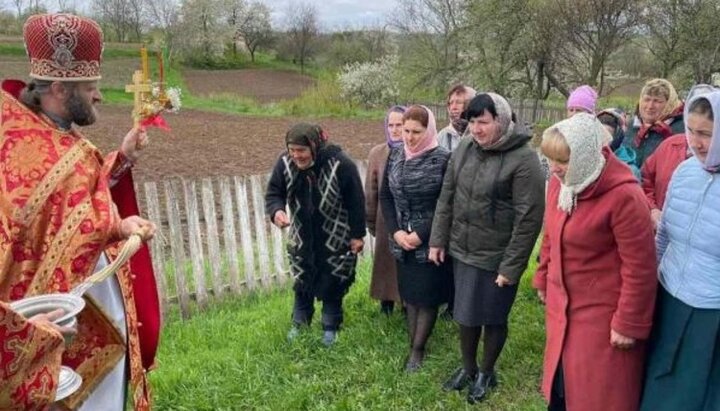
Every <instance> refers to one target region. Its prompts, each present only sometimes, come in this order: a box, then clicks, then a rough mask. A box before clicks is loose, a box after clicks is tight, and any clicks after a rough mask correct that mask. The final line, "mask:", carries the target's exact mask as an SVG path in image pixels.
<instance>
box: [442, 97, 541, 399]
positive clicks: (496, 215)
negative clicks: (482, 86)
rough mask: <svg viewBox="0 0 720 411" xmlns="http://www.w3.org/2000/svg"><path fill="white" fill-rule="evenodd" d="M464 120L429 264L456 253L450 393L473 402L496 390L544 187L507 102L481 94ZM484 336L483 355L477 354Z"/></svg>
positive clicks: (447, 175) (524, 135)
mask: <svg viewBox="0 0 720 411" xmlns="http://www.w3.org/2000/svg"><path fill="white" fill-rule="evenodd" d="M464 117H465V118H466V119H467V120H468V122H469V124H468V130H469V132H470V135H471V136H472V138H466V139H463V140H461V141H460V145H459V146H458V148H457V149H456V150H455V151H454V152H453V154H452V157H451V159H450V162H449V165H448V171H447V173H445V180H444V182H443V188H442V193H441V194H440V199H439V200H438V205H437V210H436V212H435V221H434V222H433V228H432V236H431V237H430V259H431V260H432V261H434V262H436V263H437V264H440V263H442V262H444V261H445V254H446V253H449V255H451V256H452V257H453V258H452V261H453V266H454V272H453V274H454V279H455V306H454V310H453V318H454V319H455V321H457V322H458V324H459V325H460V350H461V352H462V362H463V365H462V367H460V368H458V369H457V370H456V371H455V373H454V374H453V375H452V376H451V377H450V379H449V380H448V381H447V382H446V383H445V384H444V386H443V387H444V388H445V390H448V391H450V390H458V391H460V390H463V389H465V388H466V387H469V390H468V395H467V399H468V401H469V402H470V403H475V402H478V401H481V400H482V399H483V398H485V396H486V394H487V392H488V391H489V389H490V388H492V387H494V386H495V385H497V378H496V376H495V362H496V361H497V359H498V357H499V356H500V353H501V351H502V348H503V346H504V345H505V341H506V339H507V335H508V327H507V324H508V315H509V314H510V309H511V307H512V305H513V302H514V301H515V295H516V293H517V289H518V282H519V280H520V276H521V275H522V274H523V272H524V271H525V268H526V267H527V263H528V258H530V254H531V253H532V250H533V247H534V245H535V241H536V240H537V236H538V234H539V233H540V229H541V227H542V215H543V208H544V203H545V201H544V197H545V181H544V177H543V173H542V170H541V168H540V160H539V159H538V155H537V152H536V151H535V150H533V149H532V148H531V147H530V146H529V145H528V142H529V141H530V139H531V135H530V132H529V131H528V130H527V129H525V128H524V127H522V126H521V125H520V124H518V123H516V121H515V115H514V114H513V113H512V110H511V108H510V105H509V104H508V102H507V100H505V98H503V97H502V96H499V95H497V94H494V93H482V94H479V95H477V96H475V98H473V99H472V101H471V102H470V104H469V106H468V108H467V110H466V111H465V114H464ZM483 334H484V340H483V356H482V362H481V364H480V367H478V364H477V349H478V343H479V342H480V337H481V335H483Z"/></svg>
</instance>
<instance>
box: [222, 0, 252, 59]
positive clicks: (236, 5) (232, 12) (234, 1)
mask: <svg viewBox="0 0 720 411" xmlns="http://www.w3.org/2000/svg"><path fill="white" fill-rule="evenodd" d="M222 7H223V9H224V13H225V14H226V15H227V23H228V26H230V27H231V28H236V27H238V26H239V25H240V24H241V22H242V21H243V18H244V13H245V9H246V7H247V5H246V4H245V1H244V0H224V1H223V5H222ZM232 52H233V57H234V56H237V33H235V35H234V36H233V38H232Z"/></svg>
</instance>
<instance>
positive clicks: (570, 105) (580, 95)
mask: <svg viewBox="0 0 720 411" xmlns="http://www.w3.org/2000/svg"><path fill="white" fill-rule="evenodd" d="M597 98H598V95H597V91H595V89H594V88H592V87H590V86H588V85H582V86H580V87H578V88H576V89H575V90H573V91H572V93H570V96H569V97H568V99H567V102H566V103H565V108H566V109H567V117H568V118H570V117H572V116H574V115H575V114H577V113H590V114H594V113H595V103H596V102H597Z"/></svg>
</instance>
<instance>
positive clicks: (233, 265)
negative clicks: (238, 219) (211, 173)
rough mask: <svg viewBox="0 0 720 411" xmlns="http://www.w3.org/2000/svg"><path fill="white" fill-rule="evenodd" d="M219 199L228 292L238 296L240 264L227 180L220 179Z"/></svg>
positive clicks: (230, 193) (233, 214)
mask: <svg viewBox="0 0 720 411" xmlns="http://www.w3.org/2000/svg"><path fill="white" fill-rule="evenodd" d="M220 199H221V201H222V219H223V239H224V241H225V255H227V259H228V278H229V280H230V291H231V292H232V293H233V294H240V262H239V261H238V246H237V239H236V237H235V212H234V211H233V201H232V192H231V191H230V181H229V180H228V179H227V178H222V179H220Z"/></svg>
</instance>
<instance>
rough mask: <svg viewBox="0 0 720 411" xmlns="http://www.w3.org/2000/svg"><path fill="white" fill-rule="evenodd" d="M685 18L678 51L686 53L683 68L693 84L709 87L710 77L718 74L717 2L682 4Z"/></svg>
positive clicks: (719, 34) (704, 0)
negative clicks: (714, 73) (716, 72)
mask: <svg viewBox="0 0 720 411" xmlns="http://www.w3.org/2000/svg"><path fill="white" fill-rule="evenodd" d="M683 7H685V8H686V9H685V11H684V14H685V16H686V18H684V19H682V20H681V21H680V23H679V26H680V28H681V32H682V34H681V38H682V39H683V41H682V45H681V47H682V48H684V49H685V50H686V53H687V54H686V60H685V64H686V65H687V66H688V68H689V69H690V70H691V71H692V74H693V80H694V81H695V83H709V82H710V81H711V77H712V73H713V72H715V71H718V70H720V42H718V38H720V24H718V21H720V2H719V1H717V0H689V1H686V2H683Z"/></svg>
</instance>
